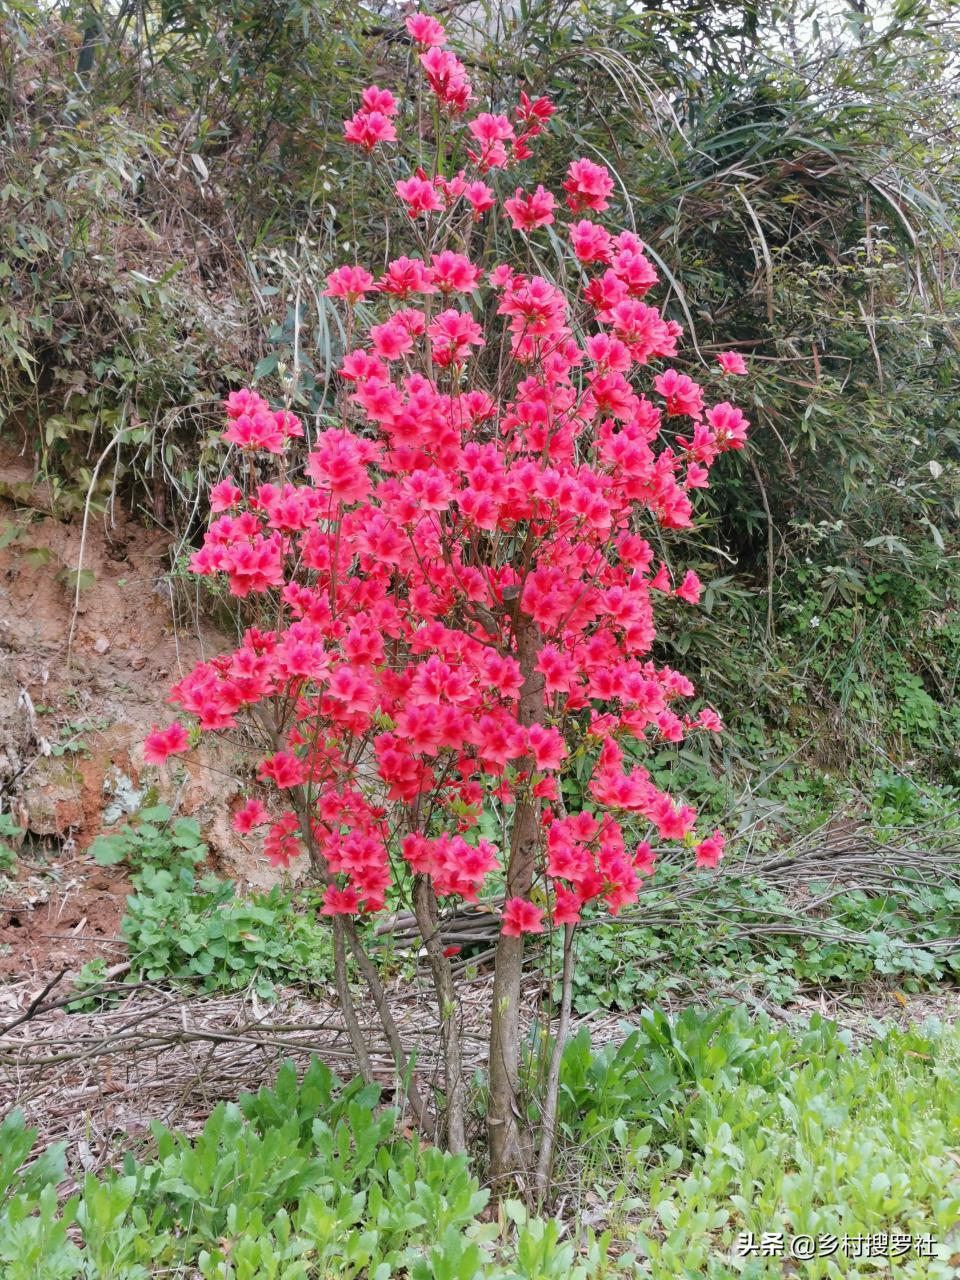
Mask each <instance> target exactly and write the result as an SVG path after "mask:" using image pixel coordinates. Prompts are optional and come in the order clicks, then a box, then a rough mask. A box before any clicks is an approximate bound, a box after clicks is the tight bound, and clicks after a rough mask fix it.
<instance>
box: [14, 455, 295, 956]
mask: <svg viewBox="0 0 960 1280" xmlns="http://www.w3.org/2000/svg"><path fill="white" fill-rule="evenodd" d="M31 480H32V478H31V474H30V470H29V468H28V467H26V466H25V465H24V463H23V461H22V460H20V459H17V458H10V457H0V494H13V495H16V496H17V497H18V498H20V497H21V495H24V494H27V493H30V492H31V488H30V484H31ZM32 492H33V493H34V494H35V495H38V496H37V497H36V498H35V501H37V502H42V501H43V499H42V496H40V495H41V490H40V489H37V488H34V489H33V490H32ZM81 536H82V520H81V518H80V517H74V518H73V519H70V520H61V519H58V518H56V517H55V516H54V515H52V514H50V513H49V512H43V511H38V510H36V509H35V507H33V506H25V505H23V502H22V499H21V503H20V504H19V505H18V504H17V503H16V502H14V501H11V500H5V499H3V498H0V548H2V549H0V812H5V813H11V814H12V816H13V818H14V820H15V821H16V823H17V824H18V825H19V826H20V827H21V828H22V829H23V830H24V831H25V833H26V834H25V836H24V837H23V838H22V842H21V844H20V847H19V848H18V849H17V858H16V864H15V868H14V870H13V871H12V872H11V873H9V875H8V876H7V877H6V880H4V878H3V877H2V876H0V979H4V978H5V979H9V978H11V977H14V976H19V977H21V978H26V977H28V976H36V977H37V979H38V980H41V979H44V978H47V977H49V976H52V975H53V974H55V973H57V972H58V971H59V970H60V968H62V967H63V966H64V965H69V966H70V968H71V969H76V968H78V967H79V966H80V965H81V964H82V963H83V962H84V961H85V960H89V959H92V958H93V957H94V956H103V957H104V958H105V959H106V961H107V963H108V964H110V963H114V962H116V961H117V960H118V959H122V958H123V951H122V946H121V945H119V944H118V941H117V939H118V937H119V924H120V920H121V918H122V916H123V912H124V900H125V897H126V895H127V893H128V892H129V890H130V886H129V884H128V883H127V882H126V881H125V880H124V879H123V878H122V876H120V875H119V874H118V873H117V870H116V869H115V868H111V869H110V870H109V872H108V871H105V870H104V869H103V868H100V867H98V866H97V865H96V864H95V863H94V862H93V861H92V859H90V858H89V857H88V856H85V854H84V851H85V850H86V849H87V847H88V846H89V844H90V842H91V841H92V840H93V839H95V837H96V836H97V835H98V834H100V833H101V832H102V831H104V830H111V829H113V828H114V827H115V826H116V825H117V824H119V823H122V822H123V821H124V819H125V818H126V816H127V814H128V813H130V812H133V811H135V810H136V809H137V808H139V807H140V806H142V805H143V804H144V803H155V802H158V801H159V802H163V803H167V804H170V805H172V806H173V807H174V808H175V810H176V811H177V812H178V813H181V814H188V815H192V816H194V817H196V818H197V820H198V821H199V822H200V824H201V826H202V828H203V831H204V834H205V838H206V839H207V840H208V842H209V844H210V848H211V860H212V862H213V864H214V865H215V867H216V869H217V870H218V872H220V873H221V874H223V875H225V876H229V877H231V878H234V879H236V880H238V881H240V882H241V883H243V884H249V885H254V886H256V887H267V886H269V885H270V884H272V883H274V881H275V880H276V873H275V872H274V871H273V870H272V869H271V868H270V867H269V866H268V864H266V863H265V862H264V861H263V860H262V859H261V858H258V857H256V856H254V855H252V854H251V853H250V852H248V851H247V850H246V849H245V848H244V847H243V846H242V845H241V844H240V842H239V840H238V838H237V837H236V836H235V835H234V833H233V831H232V829H231V827H230V824H229V812H228V806H229V804H230V803H231V802H232V801H234V799H235V797H236V796H237V795H238V793H239V789H240V788H239V782H238V780H237V776H236V775H237V763H236V762H237V752H236V751H235V750H231V752H230V753H229V758H228V757H227V755H226V753H225V751H224V748H223V747H222V746H220V745H218V744H213V745H211V746H207V745H206V744H204V745H203V746H202V747H200V748H198V749H197V750H196V751H194V752H192V753H191V754H190V756H189V758H188V759H187V760H186V762H185V764H184V765H179V764H178V765H168V766H166V767H164V768H163V769H156V768H152V767H150V766H147V765H145V764H144V760H143V748H142V743H143V740H144V738H145V736H146V735H147V734H148V733H149V731H150V729H151V727H152V726H153V725H154V724H164V723H167V722H168V721H169V720H170V719H171V718H172V711H171V708H170V706H169V705H168V704H167V702H166V694H167V691H168V690H169V688H170V686H171V685H172V684H173V683H174V682H175V681H176V680H178V679H179V678H180V677H181V676H182V675H184V674H186V673H187V672H188V671H189V670H190V669H191V668H192V666H193V665H194V664H195V663H196V662H197V661H199V660H201V659H202V658H203V657H204V656H209V655H210V654H211V653H215V652H218V651H219V650H221V649H222V648H224V647H226V645H227V641H226V640H225V639H224V638H223V637H222V636H219V635H217V634H216V633H215V632H213V631H212V630H211V629H210V628H209V627H208V626H198V625H197V624H196V623H194V622H190V623H189V624H188V625H185V624H184V622H183V621H182V620H179V621H178V619H177V617H176V612H175V608H174V601H173V599H172V595H171V591H170V587H169V583H168V580H167V576H166V575H167V571H168V568H169V563H170V561H169V539H168V537H167V535H166V534H165V533H163V532H162V531H159V530H149V529H145V528H143V527H142V526H140V525H138V524H136V523H134V522H133V521H131V520H129V519H128V518H126V517H125V516H124V515H123V514H122V513H121V511H120V510H119V507H118V509H117V510H116V512H115V513H113V514H112V515H111V513H109V512H108V513H106V514H104V513H100V514H97V513H92V514H91V516H90V519H89V522H88V527H87V533H86V538H85V541H84V549H83V563H82V568H83V571H84V573H83V579H82V582H83V588H82V590H81V591H80V595H79V602H78V605H77V608H76V616H75V617H74V601H75V582H76V578H75V577H72V571H75V570H76V569H77V568H78V566H79V563H80V544H81ZM71 628H72V631H73V635H72V642H71ZM241 755H242V751H241Z"/></svg>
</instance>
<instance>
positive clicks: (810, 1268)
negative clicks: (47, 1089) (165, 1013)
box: [0, 1007, 960, 1280]
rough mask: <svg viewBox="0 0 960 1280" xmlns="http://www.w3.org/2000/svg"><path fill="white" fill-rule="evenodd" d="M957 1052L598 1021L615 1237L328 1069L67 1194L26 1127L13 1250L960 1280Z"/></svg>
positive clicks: (597, 1182) (350, 1271) (1, 1224)
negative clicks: (551, 1210) (493, 1185)
mask: <svg viewBox="0 0 960 1280" xmlns="http://www.w3.org/2000/svg"><path fill="white" fill-rule="evenodd" d="M628 1030H629V1028H627V1027H625V1028H624V1032H625V1033H626V1032H627V1031H628ZM958 1055H960V1044H958V1040H957V1033H956V1029H953V1030H949V1029H946V1028H944V1027H941V1026H936V1025H931V1026H929V1027H928V1028H926V1029H925V1030H924V1031H922V1032H920V1031H914V1032H910V1033H903V1032H888V1033H887V1034H886V1035H883V1036H881V1037H880V1038H878V1039H876V1040H875V1041H874V1042H872V1043H870V1044H869V1045H866V1046H862V1047H861V1048H860V1049H859V1050H858V1051H854V1050H853V1049H852V1048H851V1046H850V1044H849V1041H848V1039H847V1038H846V1037H845V1036H844V1035H843V1034H842V1033H840V1032H839V1031H838V1030H837V1028H836V1027H835V1026H832V1025H831V1024H829V1023H828V1022H825V1021H823V1020H822V1019H819V1018H814V1019H813V1020H812V1021H811V1023H810V1025H809V1026H808V1027H800V1026H798V1027H795V1028H791V1029H786V1028H783V1027H779V1028H777V1027H775V1026H774V1025H773V1024H772V1023H771V1022H770V1021H769V1020H767V1019H765V1018H762V1017H761V1018H760V1019H757V1018H756V1017H752V1016H751V1015H750V1014H749V1013H748V1012H747V1010H745V1009H744V1008H742V1007H740V1008H737V1007H728V1008H726V1009H721V1010H718V1011H716V1012H714V1013H704V1012H702V1011H697V1010H693V1009H691V1010H688V1011H687V1012H686V1013H684V1014H683V1015H682V1016H681V1017H680V1018H678V1019H675V1020H671V1019H669V1018H667V1017H666V1016H665V1015H664V1014H663V1013H661V1012H659V1011H657V1010H652V1011H651V1012H649V1013H648V1014H646V1015H645V1016H644V1017H643V1018H642V1019H641V1021H640V1023H639V1025H638V1026H637V1027H636V1028H635V1029H633V1030H629V1034H626V1038H625V1039H624V1040H623V1042H622V1044H621V1045H619V1046H617V1045H613V1044H610V1045H607V1046H605V1047H603V1048H594V1047H592V1046H591V1043H590V1038H589V1035H588V1033H587V1032H586V1031H582V1032H580V1033H579V1034H578V1035H577V1036H576V1037H574V1038H573V1039H572V1040H571V1041H570V1042H569V1044H568V1045H567V1047H566V1049H565V1051H564V1056H563V1061H562V1065H561V1070H560V1112H559V1119H560V1138H559V1143H560V1152H559V1162H558V1178H559V1179H560V1185H561V1187H563V1189H564V1191H565V1193H567V1194H569V1195H571V1196H573V1197H574V1198H575V1199H576V1200H577V1201H578V1202H579V1207H580V1208H581V1210H583V1211H584V1213H585V1217H588V1218H590V1219H591V1220H592V1221H593V1222H594V1224H595V1227H594V1229H587V1230H583V1231H581V1232H577V1231H573V1232H571V1230H570V1227H569V1225H568V1224H563V1225H561V1224H560V1223H559V1222H558V1220H556V1219H538V1218H533V1217H531V1216H530V1215H529V1214H528V1212H527V1210H526V1209H525V1208H524V1206H523V1205H522V1203H521V1202H519V1201H508V1202H506V1204H505V1205H503V1206H502V1208H501V1210H500V1212H499V1214H494V1215H491V1214H490V1213H489V1212H488V1206H489V1192H488V1191H486V1190H483V1189H482V1188H481V1187H480V1184H479V1182H478V1181H477V1179H476V1177H475V1175H474V1174H472V1173H471V1172H470V1170H469V1168H468V1166H467V1163H466V1157H465V1156H463V1155H460V1156H452V1155H449V1154H446V1153H444V1152H441V1151H439V1150H437V1149H436V1148H433V1147H430V1146H423V1145H422V1144H420V1143H418V1142H417V1141H416V1140H415V1139H412V1138H411V1137H409V1136H404V1135H402V1134H400V1133H398V1131H397V1129H396V1127H395V1115H394V1113H393V1112H391V1111H390V1110H389V1109H387V1110H383V1109H381V1108H380V1107H379V1106H378V1090H377V1089H376V1087H371V1086H364V1085H363V1084H362V1082H361V1081H359V1080H358V1081H355V1082H354V1083H352V1084H350V1085H347V1086H343V1085H340V1084H339V1082H337V1081H336V1079H335V1078H334V1077H333V1076H332V1075H331V1073H330V1071H329V1070H328V1069H327V1068H325V1067H324V1066H322V1064H320V1063H317V1062H314V1063H313V1065H312V1066H310V1068H309V1069H308V1070H307V1071H306V1073H305V1074H304V1075H303V1076H302V1078H301V1079H300V1080H299V1081H298V1078H297V1074H296V1072H295V1071H294V1069H293V1067H292V1066H291V1065H289V1064H288V1065H287V1066H284V1067H283V1068H282V1069H281V1071H280V1073H279V1077H278V1078H277V1080H276V1082H275V1083H274V1084H271V1085H270V1086H264V1087H262V1088H261V1089H260V1090H259V1092H258V1093H256V1094H247V1095H245V1096H243V1097H241V1098H240V1099H239V1101H238V1102H237V1103H235V1104H234V1103H220V1104H219V1105H218V1106H217V1107H216V1108H215V1109H214V1111H213V1113H212V1114H211V1115H210V1117H209V1119H208V1120H207V1121H206V1122H205V1124H204V1126H203V1128H202V1131H201V1132H200V1133H199V1134H197V1135H196V1136H195V1137H191V1138H188V1137H186V1136H184V1135H182V1134H177V1133H173V1132H170V1131H168V1130H167V1129H165V1128H164V1127H163V1126H162V1125H159V1124H155V1125H154V1126H153V1132H152V1135H151V1137H150V1141H149V1143H148V1144H147V1149H145V1150H143V1151H142V1152H141V1153H140V1154H138V1155H137V1156H136V1157H134V1156H133V1155H132V1154H130V1155H128V1156H127V1157H126V1158H125V1159H124V1160H123V1163H122V1167H121V1168H118V1169H117V1170H116V1171H115V1172H107V1173H102V1174H99V1175H94V1174H92V1173H91V1174H87V1175H86V1176H85V1177H82V1178H81V1180H80V1181H79V1184H78V1185H77V1187H76V1191H75V1192H74V1193H73V1194H72V1195H70V1196H69V1197H67V1198H66V1199H64V1198H62V1197H61V1199H60V1201H59V1203H58V1199H57V1195H56V1186H57V1183H58V1181H59V1180H60V1179H61V1178H62V1177H63V1174H64V1163H63V1156H64V1153H63V1151H62V1149H59V1148H56V1149H48V1150H47V1151H45V1152H43V1153H42V1154H41V1155H40V1156H39V1158H37V1156H36V1153H35V1152H32V1150H31V1145H32V1135H31V1133H30V1131H29V1130H27V1129H26V1128H25V1126H24V1123H23V1119H22V1116H20V1115H19V1113H16V1112H14V1113H13V1114H12V1115H10V1116H8V1117H7V1119H6V1120H5V1121H4V1122H3V1125H2V1128H0V1136H2V1139H3V1141H2V1147H0V1150H2V1152H3V1156H2V1163H0V1260H2V1262H3V1264H4V1268H5V1270H4V1274H5V1275H7V1276H9V1277H10V1280H53V1278H54V1277H57V1278H62V1280H73V1277H82V1276H89V1277H98V1280H103V1278H104V1277H107V1276H111V1277H121V1276H122V1277H135V1276H149V1275H156V1274H162V1273H164V1272H165V1271H167V1270H169V1269H170V1268H171V1267H173V1268H184V1267H186V1268H193V1269H194V1270H195V1272H196V1274H198V1275H201V1276H204V1277H217V1278H218V1280H219V1278H222V1277H226V1276H231V1277H236V1280H241V1278H243V1280H253V1278H254V1277H258V1278H259V1277H266V1276H270V1277H283V1278H284V1280H307V1278H308V1277H311V1276H316V1275H323V1274H336V1275H338V1276H341V1275H342V1276H382V1277H387V1276H390V1275H396V1274H398V1273H402V1274H409V1275H411V1276H414V1277H423V1278H424V1280H426V1278H427V1277H437V1276H440V1277H450V1278H451V1280H506V1278H507V1277H518V1278H519V1277H523V1278H524V1280H526V1278H529V1280H535V1278H536V1280H551V1278H552V1277H557V1278H558V1280H559V1278H560V1277H566V1276H576V1277H582V1278H583V1280H588V1278H592V1277H597V1278H599V1277H601V1276H605V1275H624V1276H626V1275H634V1276H649V1277H653V1278H655V1280H666V1277H671V1276H677V1275H680V1276H690V1277H694V1276H703V1275H707V1276H711V1277H727V1276H734V1275H749V1276H756V1277H760V1276H779V1275H782V1274H783V1267H784V1265H785V1263H784V1257H781V1256H778V1255H777V1254H776V1252H774V1253H772V1254H769V1255H767V1256H760V1253H759V1246H758V1244H757V1242H758V1241H759V1240H760V1239H761V1237H762V1236H763V1233H765V1232H766V1233H769V1234H770V1235H771V1236H772V1237H776V1236H777V1234H778V1233H779V1234H781V1235H782V1236H783V1240H784V1245H783V1248H784V1250H785V1251H786V1256H787V1257H789V1250H790V1247H791V1246H790V1243H789V1242H790V1241H791V1240H792V1239H794V1240H795V1239H798V1238H802V1239H806V1238H807V1237H810V1238H812V1239H814V1240H818V1241H834V1242H835V1244H836V1247H835V1248H833V1249H832V1251H831V1250H830V1249H828V1248H827V1247H826V1246H824V1250H825V1251H824V1253H823V1256H822V1257H820V1258H818V1259H814V1260H813V1261H808V1262H805V1263H804V1266H805V1267H806V1268H807V1270H806V1272H805V1273H806V1274H809V1275H812V1276H817V1277H820V1276H823V1277H827V1276H838V1275H851V1276H856V1275H866V1274H870V1273H871V1268H873V1267H876V1266H877V1265H878V1262H879V1263H882V1262H883V1260H886V1265H890V1257H891V1243H890V1241H894V1243H893V1245H892V1248H893V1258H894V1259H895V1261H894V1263H893V1265H895V1266H896V1269H897V1271H898V1272H899V1274H901V1275H904V1276H933V1277H943V1278H944V1280H945V1278H946V1277H948V1276H951V1275H952V1274H954V1272H953V1267H954V1265H955V1261H956V1258H955V1255H956V1253H957V1252H958V1251H960V1233H958V1230H957V1223H958V1218H960V1168H958V1165H957V1162H956V1154H957V1153H956V1147H955V1135H956V1130H957V1124H958V1121H960V1115H958V1110H957V1108H958V1095H957V1091H956V1089H955V1087H954V1082H955V1076H956V1070H957V1065H958ZM918 1153H919V1154H918ZM31 1157H32V1158H31ZM881 1236H882V1237H883V1238H884V1241H885V1243H883V1244H882V1245H881V1243H880V1239H881ZM896 1237H902V1238H903V1239H905V1240H907V1241H909V1243H908V1244H907V1245H906V1248H905V1249H903V1251H902V1252H901V1251H900V1250H901V1248H902V1246H901V1245H898V1244H897V1243H896ZM844 1241H845V1242H846V1243H844V1244H842V1245H841V1242H844ZM854 1241H860V1242H861V1243H859V1244H852V1243H851V1242H854ZM864 1241H869V1242H870V1250H871V1252H869V1253H867V1252H861V1250H866V1247H867V1246H866V1245H865V1244H864V1243H863V1242H864ZM874 1246H875V1247H876V1252H875V1253H874V1252H872V1250H873V1249H874ZM794 1256H795V1257H797V1256H799V1257H801V1258H803V1256H804V1255H803V1254H802V1253H800V1254H799V1255H797V1254H794Z"/></svg>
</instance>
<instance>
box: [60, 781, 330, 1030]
mask: <svg viewBox="0 0 960 1280" xmlns="http://www.w3.org/2000/svg"><path fill="white" fill-rule="evenodd" d="M91 854H92V856H93V858H94V859H95V861H97V862H99V863H100V864H101V865H112V864H114V863H118V862H121V861H122V862H125V863H126V864H127V865H128V866H129V867H130V869H131V871H132V873H133V874H132V881H133V887H134V893H132V894H131V895H130V896H129V897H128V899H127V911H126V915H125V916H124V918H123V922H122V924H121V931H122V933H123V937H124V939H125V940H126V942H127V944H128V946H129V948H130V959H131V962H132V963H131V971H130V975H129V980H130V981H136V980H139V979H140V978H146V979H147V980H148V981H150V982H157V981H171V982H174V983H177V982H189V983H192V984H195V985H196V986H197V987H198V988H199V989H200V990H202V991H223V990H227V991H229V990H236V989H239V988H243V987H247V986H252V987H253V989H254V990H255V991H256V992H257V993H258V994H259V995H261V996H263V997H270V996H272V995H273V993H274V987H275V984H276V983H278V982H279V983H283V984H293V983H300V984H303V985H308V986H309V985H310V984H311V983H318V984H319V983H324V982H326V981H327V980H329V977H330V974H331V970H332V955H331V949H330V939H329V933H328V931H327V930H325V929H323V928H321V927H320V925H319V924H318V923H317V922H316V911H317V910H318V906H319V904H318V903H314V902H313V901H312V900H311V897H310V895H309V894H305V895H302V900H301V901H300V902H298V901H297V900H296V899H295V898H294V896H293V895H292V894H291V893H290V892H289V891H286V890H284V889H282V888H281V887H280V886H274V888H272V889H271V890H270V891H269V892H267V893H251V894H245V895H238V894H237V893H236V889H235V886H234V884H233V882H232V881H230V880H221V879H220V878H219V877H218V876H216V875H213V874H212V873H207V874H204V875H199V876H198V874H197V865H198V864H199V863H202V862H204V861H205V860H206V857H207V847H206V845H205V844H204V843H203V840H202V838H201V835H200V828H199V827H198V826H197V824H196V822H194V821H193V820H192V819H190V818H178V819H176V820H175V821H173V820H172V817H171V814H170V811H169V809H167V808H166V807H165V806H162V805H156V806H154V807H152V808H149V809H143V810H141V811H140V813H139V814H138V815H137V819H136V821H135V822H132V823H130V824H129V825H128V826H126V827H125V828H123V829H122V830H121V831H119V832H117V833H116V834H114V835H110V836H102V837H100V838H99V839H98V840H96V841H95V842H94V844H93V845H92V846H91ZM311 913H312V914H311ZM102 973H103V966H102V964H101V965H96V964H94V965H88V966H86V968H85V971H84V973H83V975H82V978H81V982H80V987H81V989H83V988H84V987H86V988H88V994H86V995H84V996H82V997H81V999H80V1001H79V1002H77V1003H76V1004H75V1005H74V1006H73V1007H74V1008H83V1007H89V1004H90V1002H91V1001H92V1000H94V999H95V997H96V988H97V987H98V986H99V985H100V984H101V982H102Z"/></svg>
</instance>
